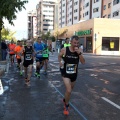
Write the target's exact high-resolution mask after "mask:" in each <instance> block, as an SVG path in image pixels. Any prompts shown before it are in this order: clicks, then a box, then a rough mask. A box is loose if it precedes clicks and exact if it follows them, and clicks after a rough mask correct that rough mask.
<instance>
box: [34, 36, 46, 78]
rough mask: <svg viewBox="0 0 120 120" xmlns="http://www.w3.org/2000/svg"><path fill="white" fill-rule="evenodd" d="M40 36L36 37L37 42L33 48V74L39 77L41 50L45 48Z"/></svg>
mask: <svg viewBox="0 0 120 120" xmlns="http://www.w3.org/2000/svg"><path fill="white" fill-rule="evenodd" d="M41 41H42V38H41V37H38V39H37V42H36V43H34V46H33V47H34V50H35V54H36V72H35V76H37V77H39V78H40V68H41V67H42V66H43V64H44V60H43V50H44V48H45V46H44V43H42V42H41Z"/></svg>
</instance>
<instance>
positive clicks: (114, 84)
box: [50, 55, 120, 120]
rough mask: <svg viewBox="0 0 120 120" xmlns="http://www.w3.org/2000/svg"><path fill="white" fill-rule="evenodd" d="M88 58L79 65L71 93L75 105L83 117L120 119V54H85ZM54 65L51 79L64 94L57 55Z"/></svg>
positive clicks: (95, 119) (104, 119)
mask: <svg viewBox="0 0 120 120" xmlns="http://www.w3.org/2000/svg"><path fill="white" fill-rule="evenodd" d="M84 58H85V60H86V64H85V65H81V64H80V65H79V70H78V78H77V81H76V85H75V88H74V90H73V92H72V95H71V104H72V105H73V107H72V108H73V109H75V110H76V112H77V113H78V114H79V115H80V116H83V119H88V120H120V58H119V57H113V56H94V55H93V56H92V55H84ZM50 65H51V66H52V69H53V73H50V77H51V78H50V79H51V82H52V84H53V85H54V86H55V87H56V89H57V90H58V94H62V95H64V91H65V89H64V84H63V82H62V79H61V76H60V72H59V70H58V68H59V65H58V62H57V58H56V59H54V60H53V59H51V60H50ZM57 70H58V72H57ZM54 71H55V72H54Z"/></svg>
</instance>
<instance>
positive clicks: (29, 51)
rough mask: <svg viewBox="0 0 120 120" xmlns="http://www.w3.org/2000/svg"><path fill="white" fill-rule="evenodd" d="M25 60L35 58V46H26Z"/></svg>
mask: <svg viewBox="0 0 120 120" xmlns="http://www.w3.org/2000/svg"><path fill="white" fill-rule="evenodd" d="M24 60H25V61H26V60H27V61H30V60H33V48H32V46H30V48H28V47H27V46H25V51H24Z"/></svg>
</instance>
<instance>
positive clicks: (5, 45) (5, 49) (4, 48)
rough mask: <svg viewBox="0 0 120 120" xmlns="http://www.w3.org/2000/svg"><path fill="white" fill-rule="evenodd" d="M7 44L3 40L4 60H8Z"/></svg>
mask: <svg viewBox="0 0 120 120" xmlns="http://www.w3.org/2000/svg"><path fill="white" fill-rule="evenodd" d="M7 49H8V47H7V44H6V43H5V40H2V42H1V51H2V60H6V56H7Z"/></svg>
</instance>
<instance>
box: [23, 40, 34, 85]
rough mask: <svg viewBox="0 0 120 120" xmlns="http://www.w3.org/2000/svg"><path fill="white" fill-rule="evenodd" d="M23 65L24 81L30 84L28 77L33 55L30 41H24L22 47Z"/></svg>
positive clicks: (30, 73) (30, 72)
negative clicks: (24, 44)
mask: <svg viewBox="0 0 120 120" xmlns="http://www.w3.org/2000/svg"><path fill="white" fill-rule="evenodd" d="M23 56H24V60H23V66H24V72H25V83H26V85H28V86H30V79H31V75H32V68H33V60H34V58H33V56H34V50H33V47H32V46H31V41H30V40H27V41H26V46H24V47H23Z"/></svg>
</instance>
